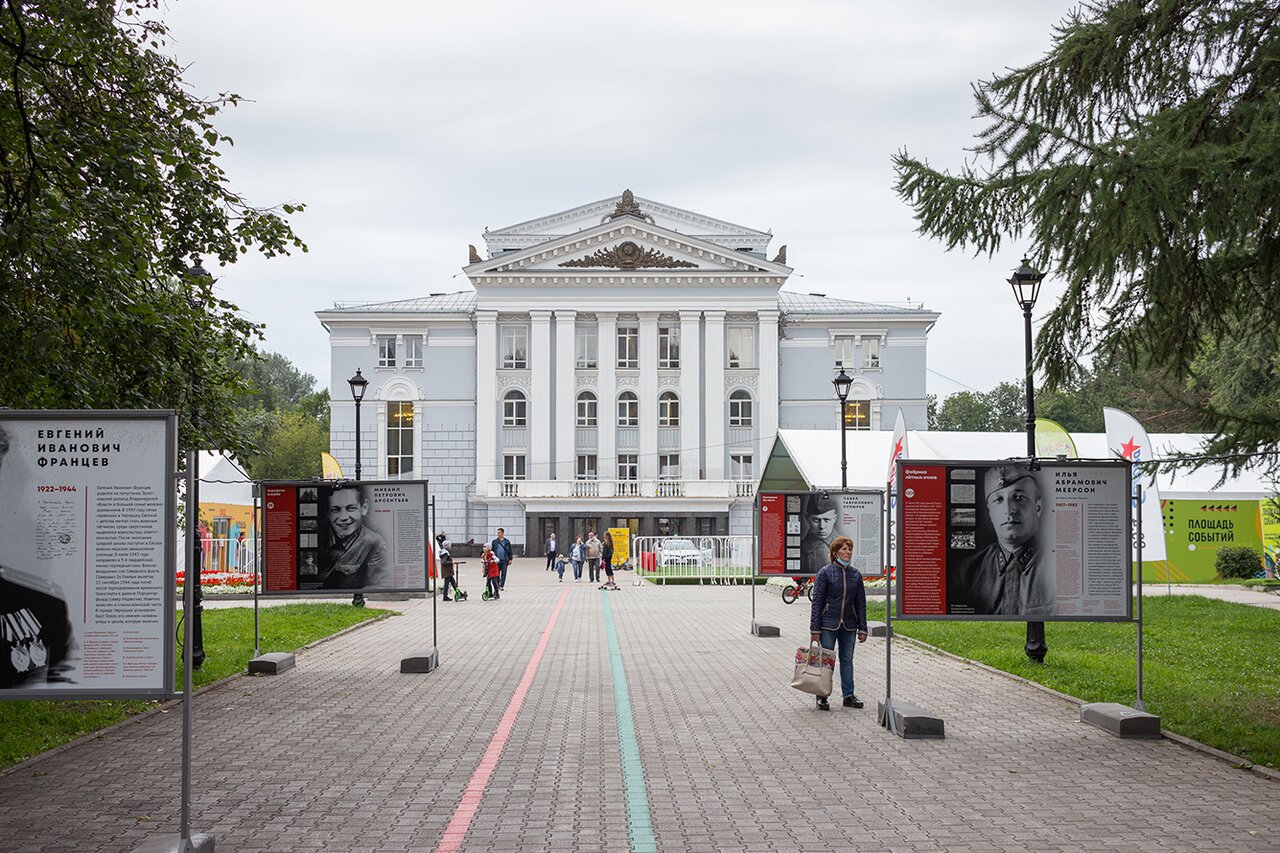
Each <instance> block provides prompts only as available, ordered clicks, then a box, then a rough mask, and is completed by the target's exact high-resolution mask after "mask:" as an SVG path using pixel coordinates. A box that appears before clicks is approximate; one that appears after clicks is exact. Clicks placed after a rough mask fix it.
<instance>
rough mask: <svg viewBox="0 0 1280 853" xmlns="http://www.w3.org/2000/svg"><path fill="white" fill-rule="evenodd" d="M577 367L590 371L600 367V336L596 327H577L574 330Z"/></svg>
mask: <svg viewBox="0 0 1280 853" xmlns="http://www.w3.org/2000/svg"><path fill="white" fill-rule="evenodd" d="M573 349H574V352H575V353H576V354H577V359H576V361H575V366H577V367H579V368H581V369H583V370H589V369H592V368H595V367H597V366H599V349H600V335H599V331H598V330H597V329H596V327H595V326H577V327H575V328H574V330H573Z"/></svg>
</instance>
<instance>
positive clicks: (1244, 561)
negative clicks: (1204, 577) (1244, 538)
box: [1214, 545, 1262, 578]
mask: <svg viewBox="0 0 1280 853" xmlns="http://www.w3.org/2000/svg"><path fill="white" fill-rule="evenodd" d="M1214 568H1215V569H1217V570H1218V577H1220V578H1251V577H1253V576H1254V575H1256V574H1257V573H1258V571H1259V570H1260V569H1261V568H1262V558H1261V556H1259V554H1258V552H1257V551H1256V550H1254V549H1253V548H1246V547H1244V546H1241V545H1228V546H1227V547H1225V548H1220V549H1219V550H1218V557H1217V559H1216V560H1215V561H1214Z"/></svg>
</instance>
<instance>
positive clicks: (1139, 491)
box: [1134, 483, 1164, 711]
mask: <svg viewBox="0 0 1280 853" xmlns="http://www.w3.org/2000/svg"><path fill="white" fill-rule="evenodd" d="M1136 494H1137V497H1138V506H1137V512H1138V542H1137V546H1138V701H1137V703H1136V704H1135V705H1134V707H1135V708H1137V709H1138V710H1139V711H1145V710H1147V706H1146V703H1145V702H1143V701H1142V484H1141V483H1139V484H1138V487H1137V492H1136ZM1160 533H1161V535H1163V534H1164V530H1163V529H1161V531H1160Z"/></svg>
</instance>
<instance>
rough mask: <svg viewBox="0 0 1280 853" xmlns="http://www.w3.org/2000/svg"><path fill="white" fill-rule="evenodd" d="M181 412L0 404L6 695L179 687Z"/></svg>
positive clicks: (152, 693) (155, 692) (96, 694)
mask: <svg viewBox="0 0 1280 853" xmlns="http://www.w3.org/2000/svg"><path fill="white" fill-rule="evenodd" d="M176 463H177V419H176V417H175V416H174V415H173V413H172V412H106V411H103V412H94V411H83V410H82V411H46V412H18V411H3V412H0V495H2V496H3V500H0V699H33V698H39V699H110V698H164V697H166V696H169V695H172V693H173V690H174V646H173V636H174V612H175V609H176V607H175V592H174V587H175V579H176V575H177V567H176V566H175V554H176V544H175V542H174V539H175V538H176V528H175V519H176V518H177V515H178V513H177V506H176V503H177V500H176V490H175V488H174V485H175V484H174V476H175V468H176Z"/></svg>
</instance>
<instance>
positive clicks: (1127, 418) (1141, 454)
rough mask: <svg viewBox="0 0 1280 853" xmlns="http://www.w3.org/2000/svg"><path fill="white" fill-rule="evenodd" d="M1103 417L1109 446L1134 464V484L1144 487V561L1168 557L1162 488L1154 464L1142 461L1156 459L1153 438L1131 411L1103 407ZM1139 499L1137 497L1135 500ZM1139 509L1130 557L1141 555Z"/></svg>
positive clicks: (1131, 537) (1114, 452) (1134, 559)
mask: <svg viewBox="0 0 1280 853" xmlns="http://www.w3.org/2000/svg"><path fill="white" fill-rule="evenodd" d="M1102 417H1103V420H1104V421H1105V422H1106V427H1107V448H1108V449H1109V450H1110V451H1111V452H1112V453H1113V454H1115V455H1116V457H1118V458H1120V459H1124V460H1126V461H1128V462H1130V463H1132V465H1133V487H1134V491H1135V492H1136V491H1137V489H1138V487H1139V486H1141V487H1142V498H1141V500H1142V508H1141V513H1142V560H1143V562H1147V561H1151V562H1155V561H1159V560H1163V559H1165V547H1164V536H1163V535H1162V533H1163V531H1164V520H1163V519H1162V518H1161V515H1160V489H1159V488H1158V487H1157V486H1156V472H1155V468H1154V466H1152V465H1143V464H1142V463H1143V462H1144V461H1147V462H1150V461H1151V460H1153V459H1155V455H1154V454H1153V452H1152V449H1151V439H1150V438H1149V437H1148V436H1147V431H1146V430H1145V429H1144V428H1143V426H1142V424H1140V423H1138V421H1137V420H1136V419H1135V418H1134V417H1133V416H1132V415H1130V414H1127V413H1125V412H1122V411H1120V410H1119V409H1110V408H1103V410H1102ZM1137 500H1138V499H1137V498H1134V501H1135V503H1136V501H1137ZM1137 524H1138V523H1137V513H1134V521H1133V525H1134V526H1133V531H1132V534H1131V536H1130V539H1131V540H1132V542H1133V547H1132V549H1131V551H1132V557H1131V559H1132V560H1133V561H1134V562H1136V561H1137V559H1138V526H1137Z"/></svg>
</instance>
